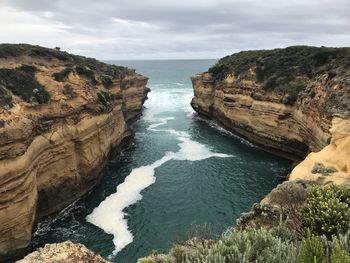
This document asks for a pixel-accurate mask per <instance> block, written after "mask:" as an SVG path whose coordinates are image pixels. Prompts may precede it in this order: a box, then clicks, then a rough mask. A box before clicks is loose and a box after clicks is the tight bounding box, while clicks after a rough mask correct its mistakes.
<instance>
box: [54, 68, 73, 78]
mask: <svg viewBox="0 0 350 263" xmlns="http://www.w3.org/2000/svg"><path fill="white" fill-rule="evenodd" d="M72 71H73V69H72V68H70V67H66V68H65V69H63V70H62V71H60V72H55V73H53V74H52V77H53V78H54V79H55V80H56V81H63V80H65V79H66V78H67V77H68V75H69V74H70V73H71V72H72Z"/></svg>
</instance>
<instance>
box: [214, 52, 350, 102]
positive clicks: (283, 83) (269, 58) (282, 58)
mask: <svg viewBox="0 0 350 263" xmlns="http://www.w3.org/2000/svg"><path fill="white" fill-rule="evenodd" d="M348 61H350V49H347V48H327V47H321V48H318V47H309V46H292V47H288V48H282V49H274V50H258V51H244V52H239V53H236V54H233V55H231V56H226V57H224V58H222V59H220V60H219V61H218V63H216V64H215V65H214V66H213V67H211V68H210V69H209V72H210V73H211V74H212V77H213V80H214V81H220V80H223V79H224V78H226V77H227V76H228V75H230V74H234V75H235V76H236V77H239V76H240V75H244V74H245V73H246V72H248V70H249V69H253V70H254V69H255V73H256V81H257V82H259V83H262V84H263V87H264V89H265V90H266V91H274V90H275V91H280V92H285V93H287V94H289V95H290V98H289V102H288V103H289V104H293V103H294V102H295V101H296V98H297V96H298V94H299V93H300V92H301V91H302V90H305V88H306V84H305V83H306V81H307V80H308V79H310V78H312V77H313V76H314V75H315V74H323V73H327V74H328V73H329V75H330V76H333V77H334V76H335V75H337V76H339V75H342V74H344V73H345V72H347V70H348V67H349V62H348ZM330 63H331V64H332V68H331V69H329V68H328V67H327V65H329V64H330ZM300 78H301V79H303V80H300Z"/></svg>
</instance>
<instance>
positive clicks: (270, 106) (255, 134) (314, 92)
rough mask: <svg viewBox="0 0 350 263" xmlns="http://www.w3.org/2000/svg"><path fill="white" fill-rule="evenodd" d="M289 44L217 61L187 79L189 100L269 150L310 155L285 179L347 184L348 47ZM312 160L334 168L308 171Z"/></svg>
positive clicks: (207, 115) (349, 71) (348, 173)
mask: <svg viewBox="0 0 350 263" xmlns="http://www.w3.org/2000/svg"><path fill="white" fill-rule="evenodd" d="M289 49H290V50H289ZM289 49H280V50H272V51H256V52H254V51H253V52H246V53H245V52H241V53H238V54H235V55H233V56H231V57H226V58H224V59H222V60H221V61H219V62H218V64H217V65H215V66H214V67H213V68H211V69H210V70H209V72H205V73H202V74H198V75H196V76H194V77H192V83H193V88H194V98H193V100H192V103H191V105H192V107H193V108H194V109H195V110H196V111H197V112H198V113H200V114H201V115H203V116H206V117H208V118H211V119H214V120H216V121H218V122H220V123H221V124H223V125H224V126H226V127H227V128H228V129H230V130H232V131H233V132H235V133H237V134H239V135H241V136H243V137H245V138H247V139H248V140H250V141H252V142H254V143H256V144H258V145H260V146H263V148H265V149H268V150H270V151H272V152H277V153H279V154H281V155H284V156H286V157H288V158H291V159H298V158H299V160H300V159H301V160H302V159H304V158H305V157H306V155H308V154H309V153H310V154H309V155H308V157H307V158H306V159H305V160H304V161H303V162H302V163H300V164H299V165H298V166H297V167H296V168H295V169H294V171H293V172H292V174H291V176H290V179H296V178H301V179H303V178H306V179H309V178H310V177H313V178H315V177H317V178H318V177H321V180H324V181H329V180H334V179H336V178H338V177H341V178H343V179H344V180H346V181H347V180H349V178H350V177H349V175H350V170H349V167H350V166H349V159H350V158H349V157H350V155H349V149H350V147H349V138H350V137H349V136H350V130H349V127H350V125H349V124H350V123H349V119H350V106H349V105H350V65H349V64H348V62H346V61H349V60H348V59H347V58H350V55H349V54H350V52H349V49H327V48H326V49H322V48H309V47H292V48H289ZM237 72H238V73H237ZM264 74H265V75H264ZM329 144H330V145H329ZM327 145H328V146H327ZM316 152H317V153H316ZM316 163H320V164H321V165H322V166H325V167H327V166H329V165H331V166H334V168H336V172H332V173H330V174H320V173H315V171H313V172H312V170H313V167H314V166H315V164H316ZM328 176H329V177H328ZM326 177H327V178H328V179H327V178H326ZM343 179H342V180H343ZM344 180H343V181H344Z"/></svg>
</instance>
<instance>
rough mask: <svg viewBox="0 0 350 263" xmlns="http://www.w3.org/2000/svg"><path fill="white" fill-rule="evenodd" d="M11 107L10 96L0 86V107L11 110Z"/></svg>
mask: <svg viewBox="0 0 350 263" xmlns="http://www.w3.org/2000/svg"><path fill="white" fill-rule="evenodd" d="M12 106H13V103H12V96H11V95H10V94H9V93H8V92H7V90H6V89H4V88H2V87H1V86H0V107H8V108H11V107H12Z"/></svg>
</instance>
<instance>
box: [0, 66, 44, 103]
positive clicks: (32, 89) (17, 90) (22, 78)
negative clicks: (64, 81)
mask: <svg viewBox="0 0 350 263" xmlns="http://www.w3.org/2000/svg"><path fill="white" fill-rule="evenodd" d="M35 71H36V68H35V67H32V66H21V67H18V68H15V69H8V68H1V69H0V85H2V86H4V87H5V88H6V89H8V90H10V91H12V93H13V94H15V95H17V96H19V97H21V98H22V99H23V100H25V101H27V102H32V101H33V100H34V101H37V102H38V103H40V104H41V103H46V102H48V101H49V99H50V94H49V93H48V92H47V91H46V89H45V87H44V86H43V85H41V84H40V83H39V82H38V81H37V79H36V78H35Z"/></svg>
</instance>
